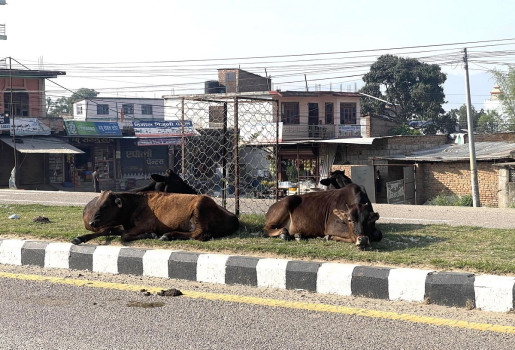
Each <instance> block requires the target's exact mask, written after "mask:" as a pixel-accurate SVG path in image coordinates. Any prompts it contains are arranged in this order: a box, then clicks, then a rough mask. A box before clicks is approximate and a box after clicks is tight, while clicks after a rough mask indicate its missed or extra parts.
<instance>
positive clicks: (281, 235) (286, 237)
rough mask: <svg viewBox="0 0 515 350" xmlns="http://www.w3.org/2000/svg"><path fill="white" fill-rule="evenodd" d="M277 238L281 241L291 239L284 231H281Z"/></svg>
mask: <svg viewBox="0 0 515 350" xmlns="http://www.w3.org/2000/svg"><path fill="white" fill-rule="evenodd" d="M279 238H280V239H282V240H283V241H291V236H290V235H287V234H286V233H281V234H280V235H279Z"/></svg>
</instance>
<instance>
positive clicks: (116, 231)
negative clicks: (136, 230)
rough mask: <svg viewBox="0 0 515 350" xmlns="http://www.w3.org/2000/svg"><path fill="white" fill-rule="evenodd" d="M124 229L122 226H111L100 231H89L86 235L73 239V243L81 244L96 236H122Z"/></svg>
mask: <svg viewBox="0 0 515 350" xmlns="http://www.w3.org/2000/svg"><path fill="white" fill-rule="evenodd" d="M121 234H122V230H121V228H120V227H110V228H106V229H102V230H100V231H97V232H94V233H89V234H86V235H82V236H78V237H75V238H74V239H72V243H73V244H76V245H78V244H81V243H86V242H87V241H90V240H92V239H94V238H97V237H101V236H121Z"/></svg>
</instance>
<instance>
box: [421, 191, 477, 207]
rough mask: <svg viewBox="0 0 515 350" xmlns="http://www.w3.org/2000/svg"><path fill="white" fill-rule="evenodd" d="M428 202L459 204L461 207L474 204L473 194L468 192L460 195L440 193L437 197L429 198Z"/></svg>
mask: <svg viewBox="0 0 515 350" xmlns="http://www.w3.org/2000/svg"><path fill="white" fill-rule="evenodd" d="M426 204H428V205H447V206H449V205H450V206H459V207H471V206H472V204H473V201H472V195H470V194H466V195H463V196H459V195H456V194H453V195H445V194H443V193H442V194H439V195H438V196H436V197H435V198H433V199H431V200H429V201H428V202H427V203H426Z"/></svg>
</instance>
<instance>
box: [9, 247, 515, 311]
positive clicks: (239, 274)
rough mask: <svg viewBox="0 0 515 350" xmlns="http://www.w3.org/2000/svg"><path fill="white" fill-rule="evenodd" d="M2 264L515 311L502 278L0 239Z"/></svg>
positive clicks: (508, 281) (509, 283)
mask: <svg viewBox="0 0 515 350" xmlns="http://www.w3.org/2000/svg"><path fill="white" fill-rule="evenodd" d="M0 264H7V265H20V266H21V265H36V266H41V267H44V268H65V269H76V270H90V271H94V272H100V273H113V274H132V275H143V276H151V277H163V278H176V279H184V280H191V281H198V282H208V283H219V284H241V285H248V286H255V287H269V288H279V289H303V290H308V291H311V292H317V293H325V294H336V295H344V296H364V297H369V298H378V299H388V300H404V301H411V302H429V303H432V304H439V305H445V306H455V307H466V308H478V309H481V310H486V311H498V312H507V311H510V310H514V309H515V277H506V276H494V275H474V274H469V273H456V272H436V271H432V270H419V269H406V268H386V267H371V266H360V265H352V264H341V263H321V262H307V261H297V260H286V259H268V258H257V257H248V256H234V255H225V254H204V253H194V252H186V251H174V250H160V249H152V250H146V249H139V248H130V247H120V246H94V245H79V246H76V245H73V244H71V243H61V242H44V241H28V240H16V239H4V240H0Z"/></svg>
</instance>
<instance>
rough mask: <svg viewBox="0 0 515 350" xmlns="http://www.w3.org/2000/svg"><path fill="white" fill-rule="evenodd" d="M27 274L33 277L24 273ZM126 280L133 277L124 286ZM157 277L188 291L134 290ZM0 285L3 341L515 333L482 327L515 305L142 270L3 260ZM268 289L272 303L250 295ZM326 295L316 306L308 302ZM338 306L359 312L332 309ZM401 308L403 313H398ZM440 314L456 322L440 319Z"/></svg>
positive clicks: (93, 345) (341, 339)
mask: <svg viewBox="0 0 515 350" xmlns="http://www.w3.org/2000/svg"><path fill="white" fill-rule="evenodd" d="M7 273H8V274H13V277H10V276H6V274H7ZM14 274H16V275H14ZM27 274H29V275H30V276H36V277H31V279H33V280H26V279H24V278H25V276H26V275H27ZM38 277H39V279H41V277H45V278H48V277H58V278H66V279H67V280H68V281H71V282H69V284H63V283H58V282H55V281H53V280H48V281H41V280H40V281H38V280H37V279H38ZM74 281H75V282H74ZM109 282H113V283H117V284H116V285H108V284H107V283H109ZM102 283H104V284H102ZM79 284H81V285H79ZM132 285H138V286H137V287H136V289H135V290H133V291H127V290H123V289H125V288H127V289H128V288H129V287H130V286H132ZM157 286H159V287H160V288H165V289H168V288H177V289H179V290H182V291H184V292H185V293H186V295H184V296H179V297H162V296H158V295H155V294H151V295H150V296H145V295H144V293H142V292H141V291H140V288H147V290H149V287H157ZM188 291H193V293H196V294H195V295H196V297H191V296H188V294H187V293H188ZM190 293H191V292H190ZM227 293H230V294H231V295H233V296H232V297H230V300H213V299H216V296H227ZM0 295H2V298H0V327H1V329H2V332H0V348H1V349H34V348H39V349H77V350H79V349H142V348H148V349H174V348H175V349H260V350H263V349H367V350H374V349H451V348H454V349H498V350H502V349H513V344H514V342H515V334H509V333H506V332H504V331H502V329H503V328H500V329H501V332H495V331H492V330H479V328H482V327H483V326H484V327H488V326H486V325H487V324H493V325H501V326H507V328H505V329H504V330H505V331H506V330H508V332H515V327H514V326H515V316H514V314H513V313H511V314H499V313H496V314H493V313H487V312H481V311H477V310H460V309H453V308H443V307H438V306H435V305H425V306H420V305H416V304H410V303H397V302H385V301H379V300H372V299H366V298H351V297H334V296H321V295H316V294H315V293H308V292H305V291H277V290H269V289H265V288H246V287H242V286H231V287H227V286H217V285H208V284H202V283H195V282H185V281H177V280H168V279H166V280H165V279H158V278H147V277H141V276H137V277H136V276H128V275H126V276H120V275H109V274H97V273H89V272H85V271H69V270H59V269H39V268H36V267H30V266H25V267H19V266H7V265H0ZM270 298H273V302H272V303H268V305H259V304H257V303H255V302H253V301H255V300H257V301H259V300H265V301H267V300H268V301H270ZM281 302H290V303H293V304H292V305H294V306H296V305H301V306H302V307H299V308H297V307H288V305H287V304H286V305H283V306H281ZM283 304H284V303H283ZM322 304H323V307H322V308H318V311H313V310H309V308H310V307H316V306H320V305H322ZM335 307H343V308H344V309H345V310H347V309H353V310H356V312H355V313H354V314H345V313H340V312H335V311H334V309H333V308H335ZM400 314H402V315H403V316H404V317H406V318H407V319H408V320H399V319H396V316H395V315H400ZM446 320H454V321H456V322H453V323H454V324H455V325H456V326H454V327H450V326H448V325H445V324H444V323H446V322H445V321H446ZM422 321H424V322H422ZM458 321H461V322H458ZM469 326H474V327H476V328H478V329H470V327H469Z"/></svg>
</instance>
